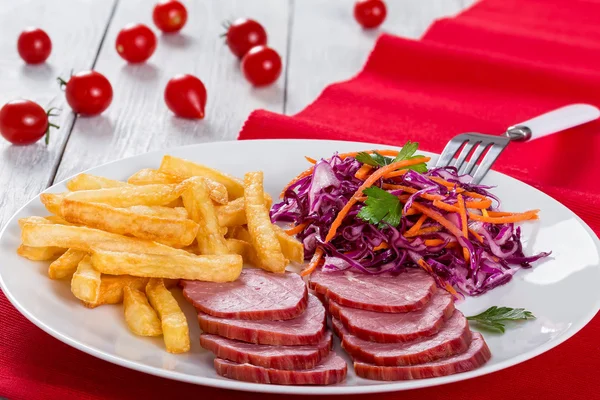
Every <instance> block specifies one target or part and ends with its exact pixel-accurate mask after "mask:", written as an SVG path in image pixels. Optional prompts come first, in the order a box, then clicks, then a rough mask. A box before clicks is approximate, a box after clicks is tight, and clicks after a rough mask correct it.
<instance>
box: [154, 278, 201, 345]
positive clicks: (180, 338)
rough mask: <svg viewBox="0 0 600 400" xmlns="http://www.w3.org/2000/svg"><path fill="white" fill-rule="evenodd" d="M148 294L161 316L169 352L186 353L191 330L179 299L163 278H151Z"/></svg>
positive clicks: (164, 337)
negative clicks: (178, 301) (178, 302)
mask: <svg viewBox="0 0 600 400" xmlns="http://www.w3.org/2000/svg"><path fill="white" fill-rule="evenodd" d="M146 296H148V300H149V301H150V304H151V305H152V308H154V309H155V310H156V313H157V314H158V316H159V317H160V322H161V326H162V331H163V339H164V341H165V347H166V348H167V351H168V352H169V353H185V352H186V351H189V350H190V331H189V329H188V324H187V320H186V318H185V315H184V314H183V311H181V308H179V304H177V300H175V298H174V297H173V295H172V294H171V292H169V290H168V289H167V288H166V287H165V284H164V282H163V280H162V279H150V282H148V285H147V286H146Z"/></svg>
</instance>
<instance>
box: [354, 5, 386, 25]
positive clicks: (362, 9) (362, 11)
mask: <svg viewBox="0 0 600 400" xmlns="http://www.w3.org/2000/svg"><path fill="white" fill-rule="evenodd" d="M386 14H387V10H386V8H385V3H384V2H383V0H358V1H357V2H356V3H355V4H354V18H355V19H356V20H357V21H358V23H359V24H361V25H362V26H363V28H367V29H369V28H375V27H377V26H379V25H381V23H382V22H383V20H384V19H385V16H386Z"/></svg>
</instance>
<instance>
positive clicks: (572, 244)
mask: <svg viewBox="0 0 600 400" xmlns="http://www.w3.org/2000/svg"><path fill="white" fill-rule="evenodd" d="M382 147H389V146H378V145H369V144H365V143H348V142H335V141H312V140H306V141H303V140H268V141H241V142H221V143H210V144H199V145H194V146H187V147H180V148H176V149H171V150H169V151H159V152H153V153H148V154H143V155H140V156H137V157H132V158H127V159H124V160H120V161H116V162H113V163H110V164H106V165H103V166H100V167H97V168H93V169H91V170H89V171H88V172H90V173H93V174H97V175H102V176H106V177H109V178H113V179H126V178H127V177H128V176H130V175H131V174H132V173H134V172H135V171H137V170H139V169H141V168H157V167H158V165H159V164H160V160H161V157H162V156H163V155H164V154H171V155H174V156H178V157H183V158H187V159H190V160H195V161H198V162H200V163H203V164H206V165H209V166H212V167H215V168H218V169H221V170H223V171H225V172H228V173H230V174H233V175H236V176H243V174H244V172H247V171H251V170H263V171H264V172H265V182H266V185H265V187H266V190H268V191H269V193H271V195H273V197H274V198H276V197H275V196H276V195H277V194H278V193H279V191H280V190H281V188H282V187H283V186H284V185H285V184H286V183H287V182H288V181H289V180H290V179H291V178H293V177H294V176H295V175H296V174H298V173H299V172H300V171H302V170H304V169H306V168H307V166H308V164H307V163H306V161H305V160H304V157H303V156H304V155H310V156H312V157H329V156H331V155H332V154H333V153H334V152H335V151H340V152H346V151H356V150H361V149H369V148H382ZM434 157H435V156H434ZM485 183H486V184H490V185H497V186H498V188H497V189H495V190H494V193H496V194H497V195H498V196H499V197H500V198H501V199H502V201H503V207H504V208H505V209H507V210H515V211H520V210H527V209H534V208H539V209H541V210H542V211H541V213H540V217H541V219H540V220H539V221H537V222H534V223H527V224H524V225H523V231H524V242H525V252H526V254H533V253H537V252H539V251H546V250H552V257H551V258H549V259H547V260H545V261H543V262H539V263H536V264H535V267H534V268H533V269H531V270H528V271H526V270H523V271H519V272H518V273H517V274H516V276H515V278H514V279H513V280H512V281H511V282H510V283H508V284H507V285H504V286H502V287H499V288H497V289H494V290H493V291H491V292H490V293H488V294H486V295H484V296H481V297H477V298H469V299H467V300H466V301H463V302H460V303H459V304H458V305H457V306H458V308H459V309H460V310H461V311H463V312H464V313H465V314H467V315H469V314H474V313H478V312H480V311H482V310H485V309H487V308H488V307H490V306H492V305H502V306H509V307H524V308H526V309H528V310H530V311H532V312H533V313H534V314H535V315H536V316H537V319H536V320H534V321H529V322H526V323H523V324H519V325H517V326H516V327H514V328H511V329H508V330H507V332H506V334H504V335H494V334H485V339H486V341H487V342H488V344H489V347H490V349H491V351H492V354H493V356H492V359H491V360H490V361H489V362H488V363H487V364H486V365H485V366H483V367H482V368H479V369H477V370H475V371H471V372H466V373H462V374H457V375H451V376H447V377H442V378H433V379H423V380H414V381H406V382H379V381H369V380H365V379H361V378H357V377H356V376H355V375H354V373H353V369H352V366H351V364H349V368H348V372H349V373H348V379H347V380H346V382H344V383H342V384H340V385H335V386H316V387H308V386H304V387H294V386H277V385H263V384H253V383H245V382H237V381H232V380H228V379H224V378H221V377H219V376H217V374H216V373H215V371H214V370H213V366H212V358H213V357H212V355H211V354H209V353H208V352H207V351H204V350H203V349H201V348H200V345H199V341H198V336H199V328H198V324H197V323H196V322H195V313H194V309H193V308H192V307H191V306H190V305H189V304H187V303H185V301H183V299H182V298H181V297H180V298H179V300H180V304H181V305H182V307H183V308H184V311H185V312H186V314H187V316H188V320H189V322H190V328H191V337H192V350H191V352H189V353H188V354H184V355H172V354H169V353H167V352H166V351H165V350H164V346H163V343H162V340H161V339H146V338H140V337H136V336H134V335H133V334H131V333H130V332H129V331H128V329H127V327H126V326H125V322H124V320H123V316H122V312H123V311H122V308H121V307H120V306H103V307H98V308H97V309H94V310H88V309H86V308H84V307H83V306H82V305H81V304H79V302H78V301H77V300H76V299H75V298H74V297H73V296H72V295H71V293H70V290H69V285H68V282H56V281H52V280H50V279H48V277H47V276H46V270H47V263H44V262H38V263H36V262H32V261H28V260H26V259H23V258H21V257H19V256H17V255H16V253H15V250H16V248H17V246H18V245H19V243H20V240H19V235H20V230H19V226H18V224H17V220H18V219H19V218H22V217H26V216H30V215H46V214H47V213H46V211H45V209H44V208H43V206H42V204H41V203H40V201H39V199H38V198H35V199H33V200H31V201H30V202H29V203H27V204H26V205H25V206H24V207H23V208H22V209H21V210H19V211H18V212H17V214H16V215H15V216H14V217H13V218H12V220H11V221H10V222H9V223H8V225H7V226H6V227H5V229H4V231H3V232H2V235H1V237H0V259H2V263H0V284H1V285H2V289H3V291H4V293H5V294H6V295H7V297H8V298H9V299H10V301H11V302H12V303H13V304H14V305H15V307H17V309H18V310H19V311H20V312H21V313H23V314H24V315H25V316H26V317H27V318H28V319H29V320H31V321H32V322H33V323H34V324H36V325H37V326H38V327H40V328H41V329H43V330H44V331H46V332H48V333H49V334H50V335H52V336H54V337H55V338H57V339H59V340H61V341H63V342H65V343H67V344H69V345H71V346H73V347H75V348H77V349H79V350H82V351H84V352H86V353H89V354H92V355H94V356H96V357H99V358H101V359H104V360H107V361H110V362H112V363H115V364H118V365H121V366H124V367H127V368H132V369H135V370H138V371H142V372H146V373H149V374H154V375H158V376H162V377H165V378H170V379H175V380H180V381H185V382H191V383H196V384H201V385H208V386H214V387H220V388H226V389H237V390H247V391H255V392H270V393H290V394H292V393H293V394H345V393H347V394H350V393H373V392H387V391H396V390H404V389H412V388H420V387H426V386H433V385H441V384H444V383H449V382H455V381H460V380H464V379H469V378H473V377H476V376H480V375H484V374H488V373H490V372H494V371H498V370H500V369H503V368H506V367H510V366H512V365H515V364H518V363H520V362H523V361H525V360H527V359H530V358H532V357H535V356H537V355H539V354H541V353H543V352H545V351H548V350H549V349H551V348H553V347H554V346H557V345H558V344H560V343H562V342H563V341H565V340H567V339H568V338H569V337H571V336H572V335H574V334H575V333H576V332H577V331H579V330H580V329H581V328H582V327H583V326H584V325H585V324H586V323H587V322H588V321H590V320H591V319H592V317H593V316H594V315H595V314H596V312H597V311H598V309H599V308H600V292H599V291H598V283H599V282H600V246H599V245H600V242H599V240H598V238H597V237H596V236H595V235H594V234H593V233H592V231H591V230H590V228H589V227H588V226H587V225H586V224H585V223H583V221H581V219H579V218H578V217H577V216H576V215H575V214H573V213H572V212H571V211H569V210H568V209H567V208H566V207H564V206H563V205H561V204H560V203H558V202H557V201H555V200H554V199H552V198H550V197H548V196H547V195H545V194H544V193H542V192H540V191H538V190H536V189H534V188H532V187H530V186H528V185H526V184H524V183H522V182H519V181H517V180H515V179H513V178H510V177H508V176H505V175H502V174H499V173H496V172H491V173H490V174H489V175H488V177H487V178H486V180H485ZM65 190H66V189H65V184H64V181H63V182H61V183H59V184H57V185H55V186H53V187H51V188H50V189H48V191H49V192H62V191H65ZM336 351H338V352H339V353H340V354H343V351H342V350H340V349H339V347H337V349H336ZM582 356H585V355H582ZM344 357H345V356H344ZM346 359H347V358H346Z"/></svg>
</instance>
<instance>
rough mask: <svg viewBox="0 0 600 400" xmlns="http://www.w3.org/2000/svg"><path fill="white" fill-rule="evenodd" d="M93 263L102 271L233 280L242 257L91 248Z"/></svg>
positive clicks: (179, 277) (204, 279)
mask: <svg viewBox="0 0 600 400" xmlns="http://www.w3.org/2000/svg"><path fill="white" fill-rule="evenodd" d="M91 259H92V264H93V265H94V268H96V269H97V270H99V271H100V272H102V273H105V274H110V275H125V274H128V275H133V276H144V277H150V278H171V279H192V280H199V281H209V282H230V281H234V280H236V279H237V277H238V276H239V275H240V273H241V271H242V264H243V261H242V257H240V256H239V255H237V254H228V255H202V256H195V255H193V254H189V253H185V252H184V254H183V255H160V254H136V253H126V252H115V251H106V250H98V249H96V250H95V251H93V252H92V257H91Z"/></svg>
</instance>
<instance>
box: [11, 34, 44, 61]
mask: <svg viewBox="0 0 600 400" xmlns="http://www.w3.org/2000/svg"><path fill="white" fill-rule="evenodd" d="M17 50H18V51H19V55H20V56H21V58H22V59H23V61H25V62H26V63H27V64H40V63H43V62H44V61H46V59H47V58H48V57H49V56H50V52H51V51H52V41H51V40H50V36H48V34H47V33H46V32H44V31H43V30H41V29H39V28H28V29H26V30H24V31H23V32H21V34H20V35H19V40H18V41H17Z"/></svg>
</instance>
